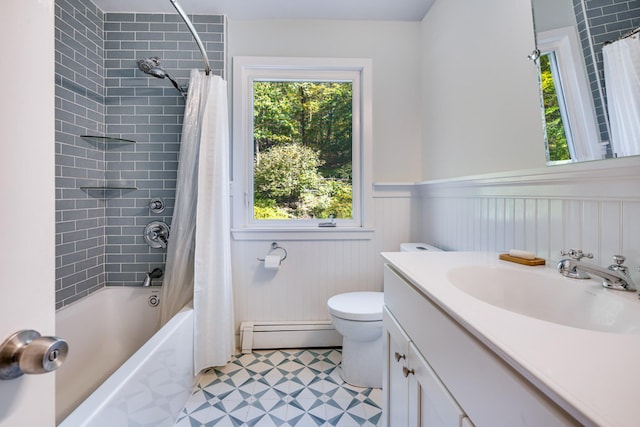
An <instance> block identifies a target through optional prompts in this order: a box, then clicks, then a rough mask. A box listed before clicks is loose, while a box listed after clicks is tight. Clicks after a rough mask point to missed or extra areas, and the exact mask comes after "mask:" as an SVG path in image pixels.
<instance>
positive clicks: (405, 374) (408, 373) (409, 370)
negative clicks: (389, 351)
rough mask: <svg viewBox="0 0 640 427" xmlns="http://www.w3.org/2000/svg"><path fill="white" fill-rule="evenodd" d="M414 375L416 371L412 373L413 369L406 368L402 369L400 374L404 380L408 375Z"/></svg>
mask: <svg viewBox="0 0 640 427" xmlns="http://www.w3.org/2000/svg"><path fill="white" fill-rule="evenodd" d="M415 373H416V371H414V370H413V369H409V368H407V367H406V366H403V367H402V374H403V375H404V377H405V378H407V377H408V376H409V375H414V374H415Z"/></svg>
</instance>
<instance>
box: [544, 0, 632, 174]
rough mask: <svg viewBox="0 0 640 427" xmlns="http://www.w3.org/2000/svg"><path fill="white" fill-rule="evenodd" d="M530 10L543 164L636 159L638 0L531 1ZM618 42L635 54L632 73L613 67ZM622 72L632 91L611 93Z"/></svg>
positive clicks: (618, 45)
mask: <svg viewBox="0 0 640 427" xmlns="http://www.w3.org/2000/svg"><path fill="white" fill-rule="evenodd" d="M596 3H597V5H596ZM532 8H533V18H534V28H535V31H536V46H537V48H538V50H539V51H540V57H539V58H538V60H537V61H536V62H537V65H538V67H539V71H540V84H541V95H542V101H543V104H544V111H543V117H544V118H545V120H544V125H545V145H546V147H547V164H549V165H552V164H558V163H569V162H578V161H585V160H598V159H605V158H615V157H622V156H630V155H637V154H640V84H639V83H637V82H638V79H640V40H638V38H639V37H640V35H639V34H638V33H637V28H638V26H640V5H638V2H637V1H635V2H634V1H633V0H614V1H613V2H610V3H608V4H607V5H606V6H604V7H603V6H602V4H601V3H600V2H590V1H586V0H532ZM585 18H586V19H585ZM634 30H636V33H635V34H634V35H632V33H633V32H634ZM607 42H613V43H607ZM627 42H632V43H627ZM623 44H625V45H627V44H628V45H629V46H631V45H633V48H634V49H637V53H636V58H635V68H634V67H633V66H627V67H622V66H619V65H618V64H619V63H620V60H619V59H618V58H616V55H617V54H618V52H617V51H620V50H621V49H620V47H621V46H620V45H623ZM636 46H637V47H636ZM626 49H628V46H624V49H623V50H626ZM614 64H615V65H614ZM605 68H606V70H607V72H606V73H605ZM621 70H624V71H621ZM623 72H626V73H631V74H632V75H634V76H635V77H634V79H635V81H636V84H635V87H626V88H625V87H618V86H620V85H619V84H618V83H619V82H621V81H623V80H625V79H623V78H622V77H621V76H620V75H619V74H618V73H623ZM605 74H606V75H607V77H608V80H609V86H610V87H609V88H608V89H609V90H607V84H606V81H605V80H606V79H605ZM611 76H614V78H612V77H611ZM631 80H633V79H631ZM634 93H635V96H631V95H633V94H634ZM625 98H626V99H625ZM621 107H622V108H621Z"/></svg>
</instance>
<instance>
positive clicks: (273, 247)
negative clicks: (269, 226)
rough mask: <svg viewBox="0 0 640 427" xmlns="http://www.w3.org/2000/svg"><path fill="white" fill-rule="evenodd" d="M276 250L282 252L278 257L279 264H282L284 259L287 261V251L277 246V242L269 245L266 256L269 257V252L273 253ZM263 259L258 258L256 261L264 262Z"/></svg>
mask: <svg viewBox="0 0 640 427" xmlns="http://www.w3.org/2000/svg"><path fill="white" fill-rule="evenodd" d="M276 249H280V250H281V251H282V255H280V262H282V261H284V260H285V259H287V250H286V249H285V248H283V247H282V246H280V245H278V243H277V242H272V243H271V249H270V250H269V252H268V253H267V255H269V254H270V253H271V252H273V251H275V250H276ZM265 259H266V258H258V261H260V262H264V260H265Z"/></svg>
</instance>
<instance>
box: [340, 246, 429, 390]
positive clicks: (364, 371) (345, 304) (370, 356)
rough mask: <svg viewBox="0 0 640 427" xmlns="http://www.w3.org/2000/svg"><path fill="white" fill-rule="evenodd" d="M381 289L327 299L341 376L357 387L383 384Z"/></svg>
mask: <svg viewBox="0 0 640 427" xmlns="http://www.w3.org/2000/svg"><path fill="white" fill-rule="evenodd" d="M400 251H401V252H414V251H419V252H422V251H440V249H438V248H436V247H433V246H430V245H427V244H425V243H403V244H401V245H400ZM383 306H384V293H382V292H348V293H345V294H339V295H335V296H333V297H331V298H329V301H327V307H328V308H329V314H330V315H331V322H332V323H333V326H334V327H335V328H336V330H337V331H338V332H339V333H340V335H342V363H341V372H340V376H341V377H342V380H343V381H344V382H346V383H348V384H351V385H354V386H358V387H375V388H380V387H381V386H382V365H383V363H382V356H383V348H382V307H383Z"/></svg>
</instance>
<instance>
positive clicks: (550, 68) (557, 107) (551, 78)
mask: <svg viewBox="0 0 640 427" xmlns="http://www.w3.org/2000/svg"><path fill="white" fill-rule="evenodd" d="M555 60H556V58H555V53H554V52H550V53H546V54H543V55H541V56H540V79H541V83H542V100H543V104H544V120H545V137H546V144H547V150H548V153H549V161H551V162H558V161H565V160H571V154H570V152H569V142H568V138H569V137H570V134H569V133H568V129H567V127H566V126H565V120H564V117H566V115H565V114H564V108H565V107H564V105H563V101H562V100H563V97H562V87H561V85H560V81H559V75H558V72H557V67H556V65H555ZM554 71H555V72H554Z"/></svg>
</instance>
